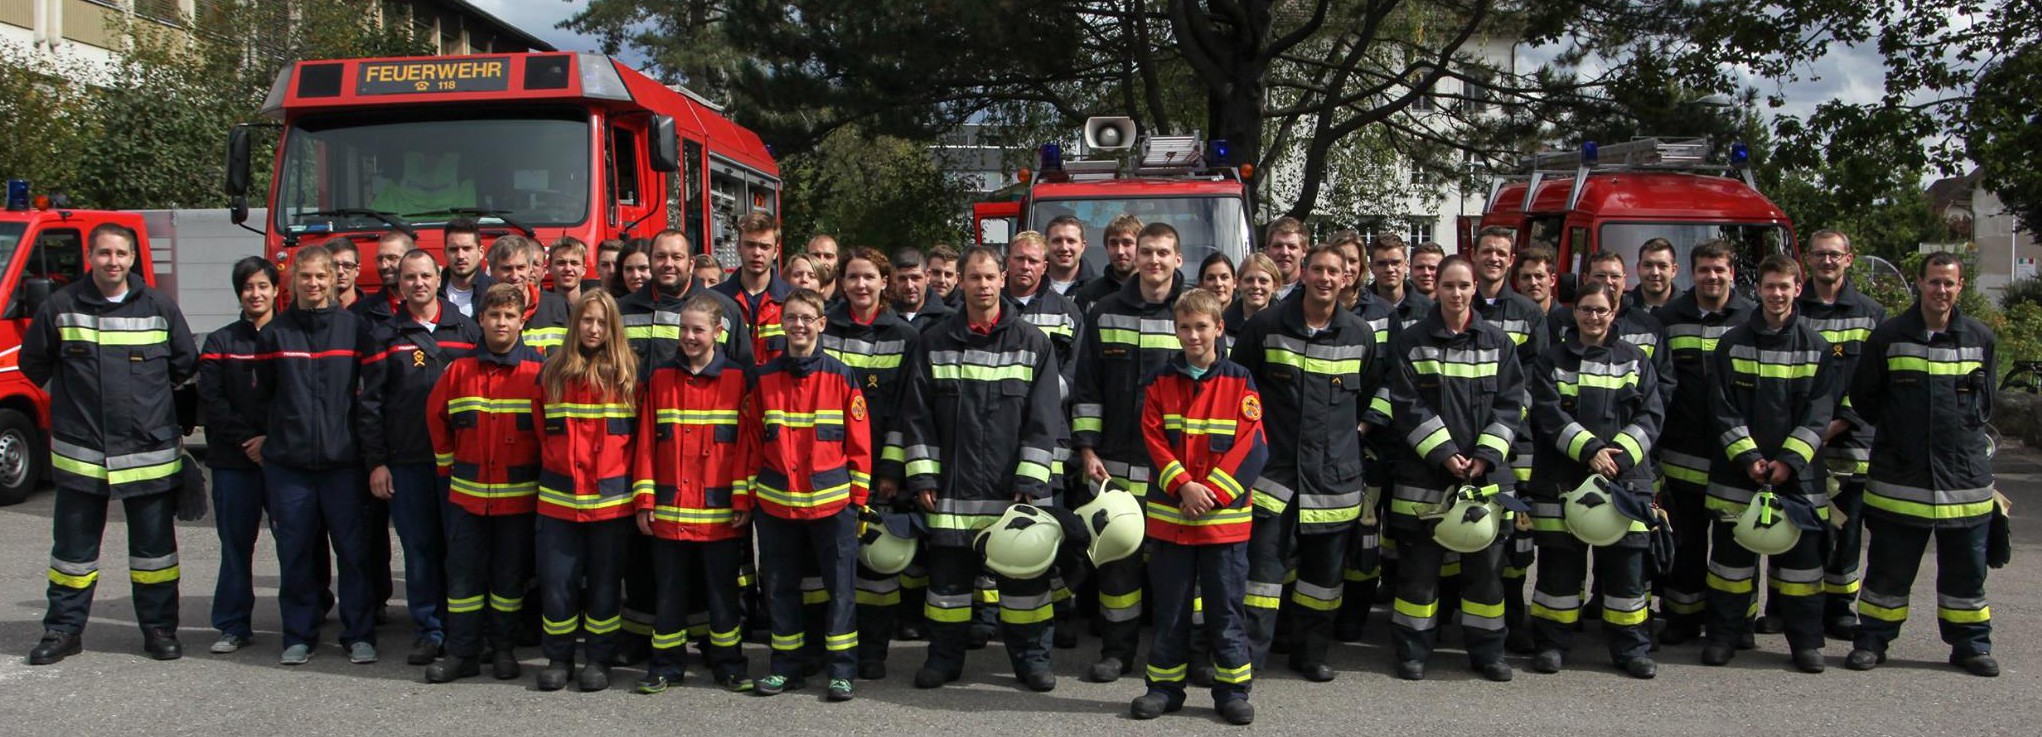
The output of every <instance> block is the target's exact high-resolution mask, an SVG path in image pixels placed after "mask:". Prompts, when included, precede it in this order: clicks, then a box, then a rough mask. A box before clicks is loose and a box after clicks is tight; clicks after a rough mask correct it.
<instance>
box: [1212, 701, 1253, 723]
mask: <svg viewBox="0 0 2042 737" xmlns="http://www.w3.org/2000/svg"><path fill="white" fill-rule="evenodd" d="M1219 712H1220V718H1221V719H1225V720H1227V723H1228V724H1232V725H1234V726H1236V727H1245V726H1247V725H1250V724H1254V723H1255V705H1254V704H1250V703H1248V700H1247V699H1234V700H1233V701H1229V702H1227V703H1224V704H1220V705H1219Z"/></svg>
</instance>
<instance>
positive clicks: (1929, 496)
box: [1865, 479, 1992, 506]
mask: <svg viewBox="0 0 2042 737" xmlns="http://www.w3.org/2000/svg"><path fill="white" fill-rule="evenodd" d="M1865 491H1867V492H1870V493H1873V494H1877V495H1879V496H1883V497H1886V498H1888V499H1898V500H1900V501H1904V502H1914V503H1916V504H1934V505H1937V506H1943V505H1950V504H1978V503H1981V502H1986V501H1990V500H1991V499H1992V487H1990V486H1981V487H1979V488H1976V489H1951V490H1949V491H1935V490H1930V489H1923V488H1920V487H1916V486H1901V485H1899V484H1889V483H1886V482H1884V481H1880V480H1877V479H1873V480H1872V481H1869V482H1867V483H1866V484H1865Z"/></svg>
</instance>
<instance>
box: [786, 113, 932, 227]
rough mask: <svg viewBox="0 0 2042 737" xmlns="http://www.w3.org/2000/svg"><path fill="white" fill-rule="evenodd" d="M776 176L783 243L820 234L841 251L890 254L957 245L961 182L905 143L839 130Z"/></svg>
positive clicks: (851, 129)
mask: <svg viewBox="0 0 2042 737" xmlns="http://www.w3.org/2000/svg"><path fill="white" fill-rule="evenodd" d="M780 174H781V176H782V178H783V180H784V181H785V182H786V185H787V189H786V192H785V193H784V194H785V196H784V197H783V198H782V200H781V201H782V202H785V203H786V208H785V210H784V211H783V212H782V213H781V218H782V220H783V221H784V222H786V223H787V226H788V228H790V230H789V232H788V235H787V239H788V243H789V244H790V245H791V244H796V243H799V242H801V241H802V240H805V239H806V238H807V237H809V236H810V235H813V234H816V233H828V234H831V235H833V236H835V237H836V239H837V242H839V243H842V244H844V245H846V246H872V247H874V248H878V249H880V250H881V251H883V252H887V253H891V252H892V251H893V250H894V249H897V248H903V247H913V248H928V247H929V246H930V245H931V244H935V243H957V242H958V241H959V239H960V238H961V237H962V235H963V233H961V232H960V231H959V230H958V227H957V221H958V214H959V213H962V212H964V211H965V209H966V207H967V206H968V204H969V203H968V200H967V198H966V192H967V190H966V188H965V186H964V183H963V182H961V181H958V180H957V178H956V177H955V175H952V174H949V173H946V172H945V171H944V170H943V169H942V167H940V166H939V165H938V164H937V161H936V160H935V159H934V158H931V157H930V156H929V155H928V152H927V151H926V149H924V148H923V147H922V146H920V145H918V144H915V143H913V142H910V141H907V140H904V139H900V138H895V137H891V136H867V135H864V134H863V133H862V131H860V130H859V129H858V128H856V127H846V128H839V129H837V130H836V131H834V132H832V133H831V134H830V135H829V136H828V137H827V138H824V139H823V141H822V143H821V145H818V146H816V147H814V148H811V149H809V150H807V151H803V152H800V153H797V154H794V155H792V156H788V157H786V158H785V159H784V160H782V161H781V165H780Z"/></svg>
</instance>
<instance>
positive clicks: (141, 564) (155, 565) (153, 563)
mask: <svg viewBox="0 0 2042 737" xmlns="http://www.w3.org/2000/svg"><path fill="white" fill-rule="evenodd" d="M174 565H177V554H176V553H171V554H169V555H161V556H157V557H154V558H137V557H134V556H128V568H129V570H136V571H160V570H163V569H165V568H169V567H171V566H174Z"/></svg>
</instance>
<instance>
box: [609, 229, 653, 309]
mask: <svg viewBox="0 0 2042 737" xmlns="http://www.w3.org/2000/svg"><path fill="white" fill-rule="evenodd" d="M649 281H652V241H650V240H646V239H644V238H633V239H631V242H629V243H626V244H624V250H623V251H621V252H618V254H617V270H616V271H613V272H610V276H609V278H608V279H607V280H605V282H604V284H603V288H604V289H607V290H609V292H610V296H611V297H613V298H616V299H623V298H624V296H625V295H627V294H631V293H632V292H636V291H638V290H639V288H641V287H644V286H645V283H646V282H649Z"/></svg>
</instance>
